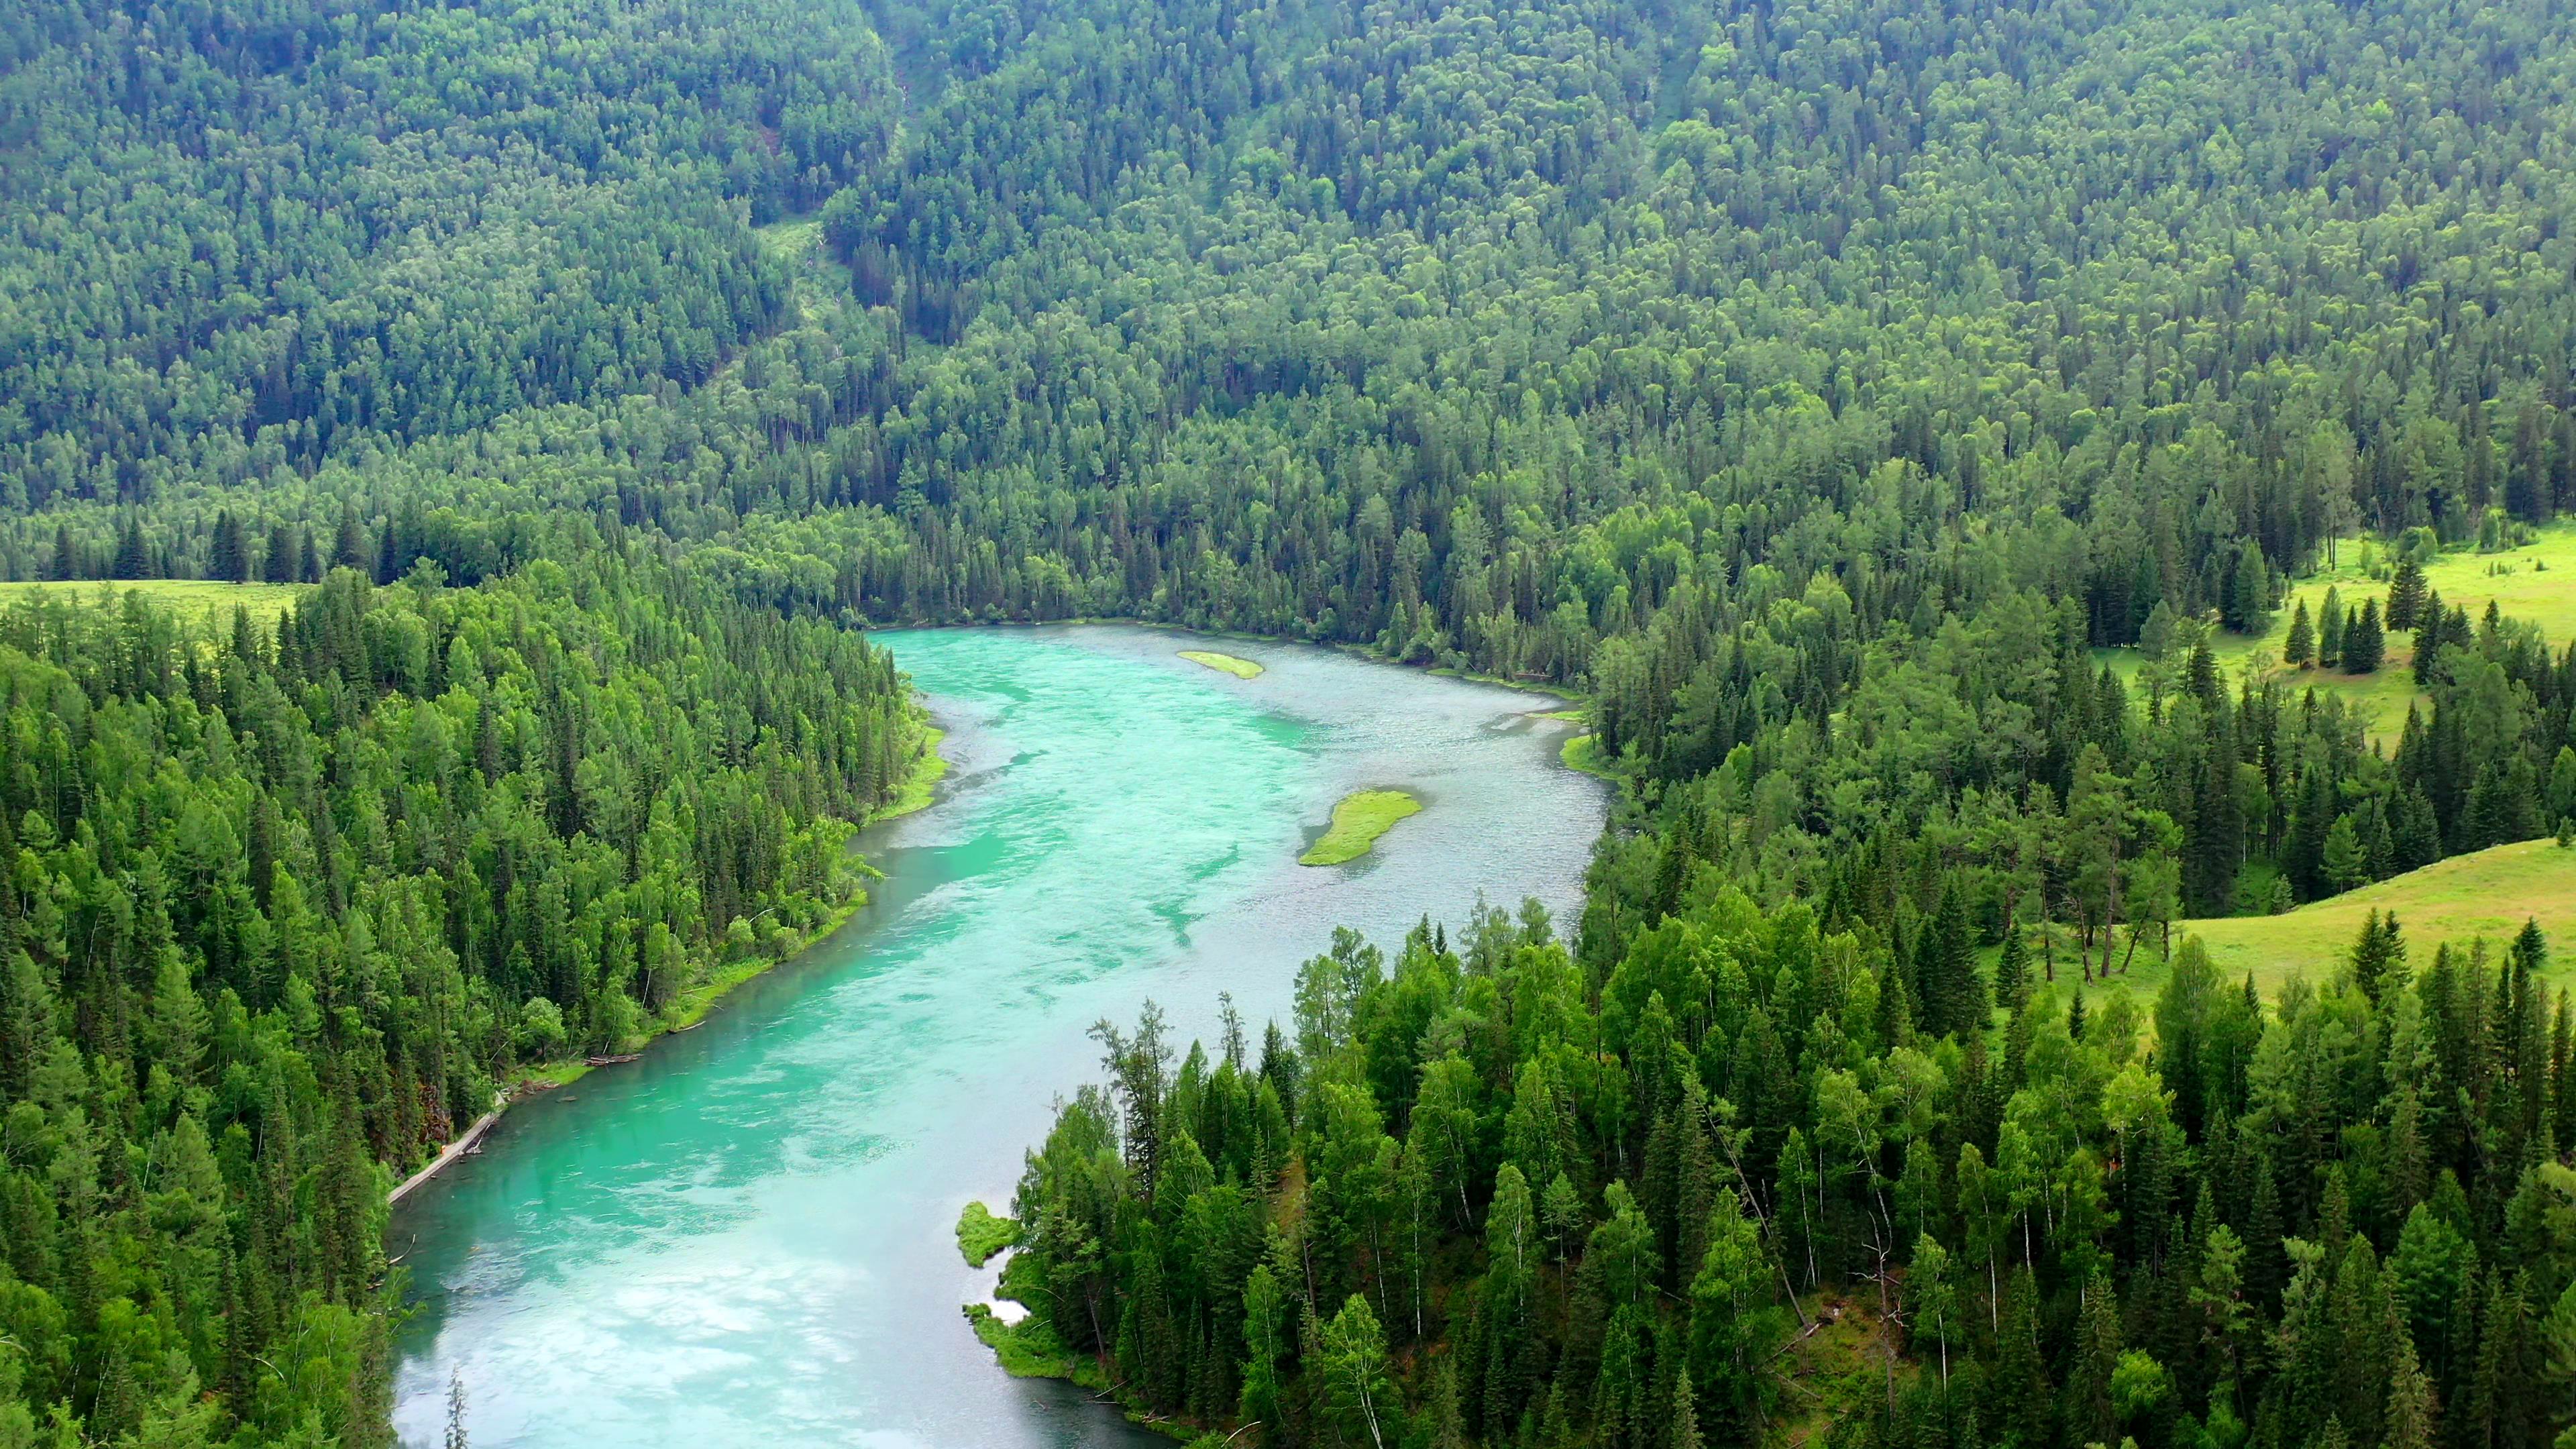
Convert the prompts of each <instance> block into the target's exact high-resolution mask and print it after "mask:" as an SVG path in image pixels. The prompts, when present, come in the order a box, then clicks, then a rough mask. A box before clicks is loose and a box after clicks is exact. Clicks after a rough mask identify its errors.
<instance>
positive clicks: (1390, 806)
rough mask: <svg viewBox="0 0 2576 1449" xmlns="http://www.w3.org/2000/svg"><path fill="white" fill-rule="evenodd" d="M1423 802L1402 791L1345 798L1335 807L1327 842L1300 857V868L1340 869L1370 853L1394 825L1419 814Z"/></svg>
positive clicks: (1321, 842)
mask: <svg viewBox="0 0 2576 1449" xmlns="http://www.w3.org/2000/svg"><path fill="white" fill-rule="evenodd" d="M1421 809H1422V802H1421V801H1419V800H1416V799H1414V798H1413V797H1412V796H1410V795H1408V794H1406V793H1404V792H1403V791H1402V790H1361V791H1358V792H1356V793H1354V794H1350V795H1345V796H1343V797H1342V799H1341V803H1340V804H1337V805H1335V806H1334V807H1333V823H1332V825H1331V826H1330V827H1329V828H1327V829H1326V830H1325V831H1324V838H1323V839H1321V840H1318V841H1316V842H1315V844H1314V847H1313V848H1312V849H1310V850H1308V851H1307V852H1306V853H1305V854H1304V855H1301V856H1299V857H1297V863H1298V864H1299V865H1341V864H1343V863H1345V862H1347V861H1354V860H1357V859H1359V858H1360V857H1361V856H1363V855H1366V854H1368V853H1369V850H1370V848H1371V847H1373V846H1375V845H1376V844H1377V838H1378V837H1379V836H1381V835H1384V834H1386V832H1387V831H1388V830H1390V829H1392V828H1393V827H1394V825H1395V822H1397V821H1399V820H1402V819H1403V818H1404V817H1406V816H1407V815H1413V814H1417V813H1419V812H1420V811H1421Z"/></svg>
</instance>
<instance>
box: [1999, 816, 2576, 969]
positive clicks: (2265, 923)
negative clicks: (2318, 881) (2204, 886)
mask: <svg viewBox="0 0 2576 1449" xmlns="http://www.w3.org/2000/svg"><path fill="white" fill-rule="evenodd" d="M2372 911H2383V912H2386V911H2393V912H2395V913H2396V915H2397V921H2398V926H2399V928H2400V929H2401V930H2402V931H2403V932H2404V934H2405V937H2406V951H2407V959H2408V960H2409V961H2410V962H2411V963H2412V964H2413V965H2414V967H2415V969H2416V970H2419V971H2420V970H2422V969H2423V968H2424V967H2425V966H2426V965H2427V964H2428V963H2430V962H2431V961H2432V959H2433V950H2434V948H2435V947H2436V946H2439V945H2441V944H2442V943H2443V942H2445V941H2447V942H2450V943H2451V944H2452V945H2453V946H2455V947H2462V948H2465V947H2466V946H2468V944H2469V943H2470V942H2472V941H2474V940H2478V939H2481V938H2483V939H2484V940H2485V941H2486V942H2487V944H2488V947H2489V949H2490V950H2493V951H2498V952H2501V951H2502V950H2503V949H2504V946H2505V943H2506V942H2508V941H2510V940H2512V939H2513V935H2514V933H2515V932H2517V931H2519V930H2521V929H2522V923H2523V922H2524V921H2525V920H2536V921H2538V922H2539V923H2540V929H2541V930H2542V931H2543V932H2544V933H2546V934H2547V935H2548V937H2549V941H2550V946H2551V950H2550V953H2549V955H2550V959H2549V965H2548V968H2547V970H2546V971H2545V973H2544V975H2546V976H2547V977H2550V978H2554V979H2555V981H2556V982H2557V983H2560V984H2564V985H2568V986H2571V987H2576V850H2568V849H2563V848H2561V847H2560V846H2559V844H2558V843H2557V842H2556V841H2554V840H2525V841H2521V842H2519V843H2517V844H2513V845H2499V846H2495V847H2492V848H2490V849H2487V850H2481V851H2476V852H2474V853H2472V854H2469V855H2455V856H2453V857H2451V858H2450V859H2449V860H2444V861H2437V862H2435V863H2434V864H2432V865H2428V866H2426V867H2424V868H2423V869H2422V870H2414V871H2408V872H2407V873H2406V874H2404V875H2400V876H2392V877H2390V878H2389V879H2387V880H2384V881H2379V882H2376V883H2374V884H2372V885H2367V886H2364V887H2362V888H2361V889H2359V890H2352V891H2346V892H2344V893H2343V894H2342V895H2338V896H2329V897H2327V898H2326V899H2324V900H2321V901H2311V902H2309V903H2308V904H2306V905H2304V906H2301V907H2299V908H2298V909H2297V910H2293V911H2285V912H2283V913H2282V914H2280V915H2277V916H2224V917H2216V918H2212V919H2209V920H2198V921H2178V922H2176V923H2175V925H2174V937H2173V939H2174V944H2175V945H2176V946H2177V947H2179V946H2180V945H2181V944H2182V942H2183V939H2184V938H2185V937H2186V936H2197V937H2199V938H2200V942H2201V944H2202V945H2203V946H2205V947H2206V948H2208V951H2209V956H2210V960H2211V961H2212V963H2214V964H2215V965H2216V966H2217V967H2218V974H2219V975H2220V977H2222V978H2223V979H2225V980H2228V981H2231V982H2236V981H2243V980H2244V979H2245V978H2246V977H2247V976H2248V975H2251V976H2252V977H2253V978H2254V984H2255V985H2256V986H2257V987H2259V988H2261V990H2262V992H2263V996H2264V999H2265V1000H2270V999H2272V998H2274V997H2276V996H2277V995H2279V993H2280V990H2281V987H2282V986H2284V985H2285V984H2287V983H2288V982H2289V981H2290V980H2291V979H2292V978H2293V977H2298V976H2306V977H2308V978H2309V979H2311V980H2316V981H2323V980H2325V979H2326V978H2327V977H2328V976H2330V975H2331V974H2333V972H2334V971H2335V970H2336V969H2337V968H2338V967H2340V966H2341V965H2342V964H2343V962H2344V961H2345V960H2346V959H2347V958H2348V957H2349V956H2350V955H2351V953H2352V944H2353V941H2354V939H2355V938H2356V937H2358V936H2359V935H2360V934H2361V925H2362V922H2363V920H2364V919H2366V918H2367V917H2368V915H2369V913H2370V912H2372ZM2127 949H2128V936H2127V933H2126V932H2125V931H2124V932H2122V933H2121V935H2120V943H2119V952H2125V951H2126V950H2127ZM2032 954H2033V957H2034V960H2033V966H2034V969H2036V966H2037V960H2036V957H2037V954H2038V953H2037V948H2036V943H2033V953H2032ZM2112 961H2113V964H2114V965H2117V964H2118V962H2119V954H2118V953H2117V952H2115V954H2114V955H2113V957H2112ZM2165 976H2166V969H2165V964H2164V961H2163V959H2162V958H2161V957H2160V956H2159V955H2158V954H2157V951H2156V942H2155V940H2154V939H2153V938H2152V937H2150V938H2149V939H2148V940H2146V941H2144V942H2142V943H2140V945H2139V947H2138V950H2137V954H2136V955H2135V956H2134V957H2132V958H2131V959H2130V967H2129V970H2128V971H2127V972H2125V973H2123V974H2120V975H2116V976H2113V977H2112V978H2111V979H2110V980H2109V981H2108V982H2106V983H2103V984H2101V985H2099V986H2096V987H2091V988H2088V990H2095V991H2099V990H2123V989H2125V990H2128V991H2131V992H2134V993H2136V994H2137V995H2138V996H2139V998H2141V1004H2144V1003H2145V1002H2148V1001H2152V1000H2153V999H2154V997H2155V995H2156V993H2157V992H2159V991H2161V990H2163V989H2164V983H2165ZM2057 979H2058V982H2059V984H2060V989H2061V990H2062V989H2063V988H2064V985H2065V983H2067V982H2069V981H2073V980H2076V979H2078V978H2077V977H2076V972H2075V958H2074V951H2073V947H2072V946H2071V944H2069V942H2068V941H2067V940H2066V939H2065V938H2064V937H2061V938H2060V939H2059V942H2058V950H2057Z"/></svg>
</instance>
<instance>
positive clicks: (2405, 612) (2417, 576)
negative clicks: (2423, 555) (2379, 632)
mask: <svg viewBox="0 0 2576 1449" xmlns="http://www.w3.org/2000/svg"><path fill="white" fill-rule="evenodd" d="M2423 614H2424V569H2423V566H2422V565H2420V564H2418V563H2416V562H2415V560H2413V559H2411V558H2410V559H2404V560H2401V561H2400V562H2399V563H2398V565H2397V573H2396V576H2395V577H2394V578H2392V579H2390V580H2389V582H2388V615H2387V622H2388V627H2389V628H2391V629H2412V628H2414V627H2415V625H2416V623H2417V622H2418V621H2419V620H2421V619H2422V618H2423Z"/></svg>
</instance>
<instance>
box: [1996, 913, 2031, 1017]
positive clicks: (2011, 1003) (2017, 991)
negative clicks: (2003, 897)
mask: <svg viewBox="0 0 2576 1449" xmlns="http://www.w3.org/2000/svg"><path fill="white" fill-rule="evenodd" d="M2029 990H2030V947H2029V946H2027V945H2025V944H2024V943H2023V941H2022V936H2021V932H2019V931H2012V932H2008V933H2006V935H2005V936H2004V949H2003V954H2002V955H2001V956H2000V957H1998V958H1996V961H1995V999H1996V1000H1998V1001H2000V1002H2002V1003H2003V1004H2004V1005H2005V1006H2006V1007H2013V1008H2017V1007H2019V1006H2020V1005H2021V1003H2022V998H2023V997H2024V996H2025V995H2026V994H2027V993H2028V992H2029Z"/></svg>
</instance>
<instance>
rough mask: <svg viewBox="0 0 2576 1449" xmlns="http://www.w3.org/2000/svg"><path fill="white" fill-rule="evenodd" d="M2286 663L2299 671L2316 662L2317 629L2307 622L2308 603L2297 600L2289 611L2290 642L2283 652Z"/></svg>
mask: <svg viewBox="0 0 2576 1449" xmlns="http://www.w3.org/2000/svg"><path fill="white" fill-rule="evenodd" d="M2283 654H2284V657H2285V659H2286V661H2287V662H2288V663H2290V664H2292V665H2294V666H2296V667H2298V668H2300V669H2305V668H2307V667H2308V666H2310V665H2312V664H2314V663H2316V662H2317V628H2316V625H2314V624H2312V623H2310V622H2308V601H2307V600H2305V599H2301V600H2299V603H2298V607H2297V608H2295V609H2292V610H2291V611H2290V640H2289V643H2288V644H2287V645H2286V646H2285V647H2284V650H2283Z"/></svg>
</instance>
